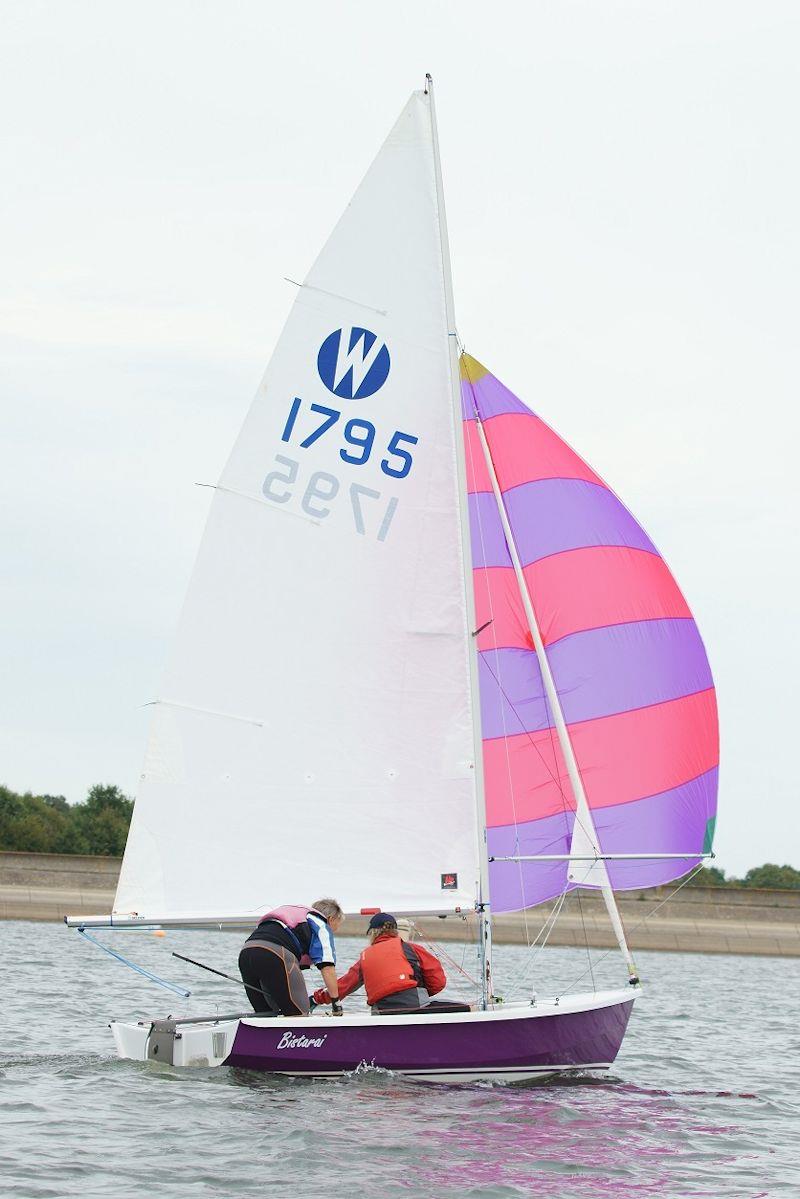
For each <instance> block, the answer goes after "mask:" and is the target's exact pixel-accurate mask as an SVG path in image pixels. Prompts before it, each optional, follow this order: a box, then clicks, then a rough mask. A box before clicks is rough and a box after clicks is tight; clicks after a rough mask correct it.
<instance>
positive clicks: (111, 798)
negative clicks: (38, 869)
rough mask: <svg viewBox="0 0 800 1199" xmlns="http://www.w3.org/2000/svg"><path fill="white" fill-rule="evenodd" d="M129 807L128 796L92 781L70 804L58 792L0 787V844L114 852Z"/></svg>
mask: <svg viewBox="0 0 800 1199" xmlns="http://www.w3.org/2000/svg"><path fill="white" fill-rule="evenodd" d="M132 811H133V800H132V799H129V798H128V796H127V795H124V794H123V792H122V791H121V790H120V789H119V787H115V786H113V785H112V784H110V783H96V784H95V785H94V787H90V788H89V791H88V793H87V796H86V799H84V800H82V801H81V802H80V803H74V804H70V803H67V801H66V799H65V798H64V796H63V795H32V794H31V792H30V791H26V792H25V794H24V795H19V794H17V792H16V791H12V790H10V788H8V787H3V786H0V849H6V850H8V849H11V850H17V851H20V852H22V853H89V854H109V855H111V856H112V857H119V856H120V855H121V854H122V851H123V849H124V848H125V839H126V838H127V836H128V825H129V824H130V822H131V813H132Z"/></svg>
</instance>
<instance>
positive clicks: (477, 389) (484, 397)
mask: <svg viewBox="0 0 800 1199" xmlns="http://www.w3.org/2000/svg"><path fill="white" fill-rule="evenodd" d="M461 407H462V411H463V414H464V420H474V419H475V409H476V408H477V409H478V412H479V414H480V418H481V420H489V418H490V417H492V416H503V415H505V413H506V412H521V413H523V414H524V415H526V416H530V415H531V410H530V408H528V407H527V406H526V405H525V404H523V403H522V400H518V399H517V397H516V396H515V395H514V393H513V392H512V391H509V390H508V388H507V387H504V386H503V384H502V383H501V382H500V380H499V379H495V377H494V375H483V376H482V377H481V378H480V379H479V380H478V382H477V383H469V382H468V381H467V380H466V379H462V381H461Z"/></svg>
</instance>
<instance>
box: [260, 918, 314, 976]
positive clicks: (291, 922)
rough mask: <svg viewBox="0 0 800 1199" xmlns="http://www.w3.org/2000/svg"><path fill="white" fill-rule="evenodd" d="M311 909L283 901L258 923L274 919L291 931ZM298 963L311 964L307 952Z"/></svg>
mask: <svg viewBox="0 0 800 1199" xmlns="http://www.w3.org/2000/svg"><path fill="white" fill-rule="evenodd" d="M311 911H313V908H307V907H303V905H302V904H299V903H285V904H283V906H282V907H279V908H274V909H273V910H272V911H271V912H267V914H266V915H265V916H262V917H261V919H260V920H259V924H263V923H264V921H265V920H276V921H277V922H278V924H282V925H283V927H284V928H285V929H286V931H287V932H292V930H293V929H295V928H297V926H298V924H302V923H303V921H304V920H305V919H306V918H307V916H308V913H309V912H311ZM298 945H299V942H298ZM300 948H302V946H300ZM300 965H301V966H310V965H312V962H311V958H310V957H309V956H308V954H307V953H304V954H303V955H302V957H301V958H300Z"/></svg>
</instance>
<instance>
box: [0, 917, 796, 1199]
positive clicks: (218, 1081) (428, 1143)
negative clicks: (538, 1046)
mask: <svg viewBox="0 0 800 1199" xmlns="http://www.w3.org/2000/svg"><path fill="white" fill-rule="evenodd" d="M98 935H99V936H100V937H102V938H103V939H104V940H105V941H106V942H107V943H108V944H111V945H113V946H114V947H115V948H118V949H120V951H121V952H123V953H126V954H127V955H129V956H130V957H132V958H134V960H136V961H138V962H140V963H141V964H143V965H145V966H148V967H149V968H151V969H153V970H155V971H156V972H157V973H160V974H161V975H163V976H165V977H167V978H169V979H171V980H173V981H175V982H183V983H186V984H187V987H190V988H191V989H192V992H193V994H192V998H191V999H189V1000H182V999H178V998H177V997H173V996H171V995H169V994H168V993H167V992H166V991H161V990H159V989H158V988H156V987H154V986H153V985H152V984H151V983H148V982H146V981H145V980H144V979H142V978H140V977H139V976H137V975H135V974H133V973H132V972H131V971H129V970H127V969H126V968H124V967H123V966H121V965H119V964H118V963H116V962H114V961H112V959H110V958H108V957H107V956H106V955H105V954H103V953H101V952H100V950H98V949H96V948H94V947H93V946H91V945H89V944H87V943H86V942H85V941H83V940H82V939H81V938H80V937H79V936H78V935H77V934H76V933H75V932H71V931H68V930H66V929H65V928H63V927H61V926H56V925H47V924H29V923H23V922H8V923H5V924H3V923H0V950H1V951H2V961H3V985H2V1010H3V1016H4V1020H3V1041H2V1048H1V1049H0V1192H2V1194H3V1196H20V1197H24V1199H45V1197H53V1199H63V1197H65V1196H72V1195H81V1196H87V1197H89V1199H94V1197H95V1196H98V1197H99V1196H113V1197H114V1199H126V1197H127V1196H147V1197H149V1196H168V1197H169V1199H181V1197H183V1196H186V1197H187V1199H189V1197H192V1199H194V1197H205V1196H226V1197H227V1196H238V1195H261V1196H273V1195H279V1194H280V1195H283V1196H286V1197H287V1199H323V1197H324V1199H331V1197H333V1196H339V1195H345V1196H346V1199H385V1197H393V1196H397V1197H398V1199H401V1197H402V1199H416V1197H420V1199H423V1197H424V1199H433V1197H435V1199H450V1197H453V1199H455V1197H458V1199H471V1197H480V1199H513V1197H517V1196H543V1197H545V1196H547V1197H550V1196H552V1197H553V1199H556V1197H557V1199H572V1197H573V1196H574V1197H576V1199H578V1197H580V1199H584V1197H586V1199H589V1197H592V1199H593V1197H595V1196H623V1195H624V1196H630V1195H636V1196H652V1195H657V1196H664V1197H666V1199H688V1197H690V1196H696V1195H703V1196H717V1197H720V1196H722V1197H727V1196H738V1195H742V1196H749V1197H750V1199H755V1197H756V1196H773V1195H776V1196H780V1195H786V1196H793V1197H796V1196H798V1195H800V1160H799V1159H800V1151H798V1145H800V1119H799V1118H798V1114H799V1108H800V1068H799V1067H798V1063H800V1027H799V1021H798V1017H799V1016H800V960H794V961H792V960H788V961H781V960H778V959H773V958H741V957H711V956H700V955H697V956H692V955H684V954H666V953H663V954H655V953H642V954H640V955H639V963H638V964H639V967H640V970H641V973H642V976H643V979H644V982H645V984H646V987H647V994H646V996H645V997H643V998H642V999H641V1000H640V1001H639V1002H638V1003H637V1005H636V1008H635V1010H634V1014H633V1017H632V1019H631V1023H630V1025H629V1030H628V1034H627V1037H626V1039H625V1041H624V1043H623V1047H622V1052H621V1054H620V1057H619V1059H618V1061H617V1064H616V1066H615V1067H614V1069H613V1072H612V1073H611V1075H610V1076H606V1077H603V1078H600V1079H599V1080H592V1079H589V1078H585V1079H571V1080H569V1081H564V1082H550V1083H545V1084H539V1085H536V1086H529V1087H510V1086H497V1085H491V1086H490V1085H485V1086H475V1085H471V1086H458V1087H456V1086H431V1085H424V1084H419V1083H412V1082H406V1081H403V1080H402V1079H400V1078H397V1077H394V1076H392V1075H389V1074H386V1073H384V1072H381V1071H374V1070H373V1071H369V1072H365V1073H356V1074H355V1075H353V1076H352V1077H349V1078H346V1079H343V1080H337V1081H326V1082H312V1081H305V1080H299V1081H293V1080H275V1079H269V1078H267V1077H265V1076H261V1075H257V1074H251V1073H249V1072H244V1071H236V1070H229V1069H224V1068H223V1069H220V1070H194V1071H186V1072H180V1071H177V1070H174V1069H172V1068H169V1067H163V1066H156V1065H151V1064H149V1063H139V1062H126V1061H119V1060H118V1059H117V1058H116V1057H115V1056H114V1053H113V1046H112V1042H111V1034H110V1033H109V1032H108V1029H107V1027H106V1024H107V1021H108V1019H109V1018H110V1017H112V1016H114V1017H120V1018H125V1017H127V1016H135V1017H136V1018H139V1017H141V1016H143V1015H149V1016H153V1015H159V1016H164V1015H166V1014H168V1013H173V1014H177V1013H178V1012H185V1013H197V1012H200V1011H203V1012H208V1011H214V1010H219V1011H222V1012H224V1011H231V1010H240V1009H241V1007H242V1003H241V992H240V991H239V989H238V988H237V987H235V986H234V985H233V984H230V983H227V982H224V981H223V980H215V979H213V978H212V977H211V976H210V975H205V974H202V973H201V972H200V971H197V970H195V969H194V968H193V967H191V966H188V965H184V964H183V963H181V962H177V961H175V959H173V958H171V956H170V953H171V950H173V949H176V950H178V952H181V953H185V954H187V955H188V956H190V957H195V958H198V959H199V960H201V961H205V962H207V963H208V964H210V965H215V966H217V967H219V968H220V969H223V970H226V971H233V970H235V963H236V956H237V952H238V947H239V944H240V942H241V940H242V938H241V937H240V936H239V935H238V934H237V935H234V934H232V933H208V932H194V933H170V934H168V935H167V936H166V937H162V938H156V937H154V936H153V935H152V934H151V933H142V932H136V933H121V932H118V933H115V934H106V933H100V934H98ZM360 945H361V943H360V942H356V941H351V940H347V939H341V938H340V961H341V962H343V963H346V964H349V962H350V961H352V960H353V956H354V955H355V952H356V951H357V949H358V948H360ZM447 949H448V951H449V952H450V953H451V954H452V955H453V957H454V958H456V959H457V961H458V962H459V963H460V962H461V960H462V951H461V949H457V948H456V947H454V946H453V945H449V946H448V947H447ZM600 956H601V955H600V952H599V951H596V952H595V955H594V957H595V958H598V957H600ZM473 963H474V951H473V950H472V949H471V948H470V949H469V950H468V951H467V953H466V956H465V958H464V964H465V966H466V967H467V968H472V967H473ZM530 964H531V963H530V954H529V952H528V951H527V950H524V949H522V948H519V947H516V946H513V947H512V946H499V947H497V950H496V974H497V977H498V982H499V987H498V990H500V991H501V992H502V991H503V989H504V988H505V989H506V990H507V991H508V990H510V989H511V987H512V986H513V980H514V979H518V978H519V976H520V974H521V972H523V971H524V970H526V969H530ZM585 967H586V954H585V952H583V953H581V952H579V951H578V950H570V949H548V950H545V952H544V953H543V954H542V955H541V956H540V957H539V958H538V959H537V961H536V963H535V977H536V983H537V988H538V990H539V992H540V994H543V995H544V994H547V993H552V992H553V991H554V990H556V989H560V988H562V987H565V986H567V984H568V983H569V982H570V981H571V980H572V979H573V978H575V977H576V976H577V975H579V974H580V973H581V972H582V971H583V970H584V969H585ZM449 973H450V974H451V976H452V974H453V973H455V972H453V971H450V972H449ZM623 977H624V972H623V970H622V969H621V964H620V962H619V959H618V956H617V955H610V956H608V957H607V958H605V960H604V961H602V962H601V963H600V964H599V966H598V967H597V968H596V978H597V983H598V985H601V984H602V985H607V984H608V983H612V982H617V983H619V982H621V981H622V979H623ZM584 986H585V984H583V985H582V986H581V988H580V989H584ZM450 990H451V993H452V992H457V993H465V991H466V984H465V983H464V982H463V980H462V981H461V983H459V984H456V985H455V986H454V987H451V989H450ZM355 1003H356V999H355V997H352V998H351V999H350V1000H348V1001H347V1004H348V1006H350V1007H352V1006H354V1005H355Z"/></svg>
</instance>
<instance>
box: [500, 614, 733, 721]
mask: <svg viewBox="0 0 800 1199" xmlns="http://www.w3.org/2000/svg"><path fill="white" fill-rule="evenodd" d="M547 656H548V658H549V660H550V667H551V669H552V672H553V678H554V679H555V684H556V687H557V689H558V693H559V696H560V697H561V706H562V708H563V711H564V718H565V720H566V721H567V724H577V723H578V722H579V721H583V720H593V719H595V718H596V717H600V716H612V715H614V714H615V713H617V712H629V711H631V709H633V708H647V707H650V705H651V704H659V703H665V702H666V701H668V700H672V699H681V698H682V697H683V696H685V695H693V694H694V693H695V692H697V691H705V690H706V688H708V687H711V686H713V682H712V679H711V671H710V669H709V665H708V659H707V658H706V653H705V649H704V648H703V643H702V641H701V640H700V634H699V633H698V631H697V626H696V625H695V623H694V621H693V620H691V619H683V618H681V619H667V620H642V621H635V622H633V623H629V624H620V625H607V626H605V627H603V628H599V629H587V630H585V631H583V632H580V633H572V634H570V635H569V636H568V637H563V638H562V639H561V640H560V641H557V642H555V644H553V645H550V646H548V649H547ZM479 680H480V696H481V727H482V730H483V736H484V737H486V738H492V737H503V736H509V735H511V736H515V735H516V734H517V733H523V732H527V733H533V732H537V731H539V730H541V729H546V728H552V727H554V724H553V720H552V717H551V715H550V712H549V709H548V707H547V705H546V702H545V698H544V688H543V685H542V676H541V672H540V670H539V662H538V659H537V656H536V654H535V653H534V652H533V650H524V649H501V650H484V651H483V652H482V653H481V654H480V655H479Z"/></svg>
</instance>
